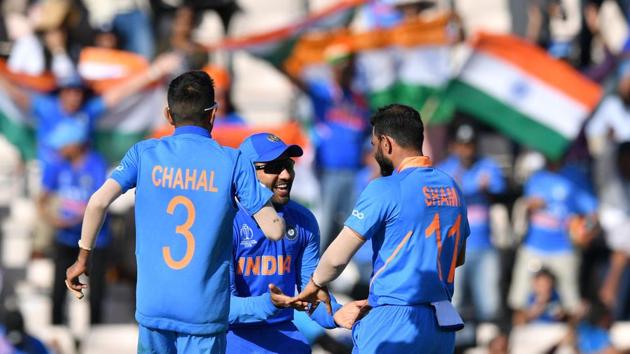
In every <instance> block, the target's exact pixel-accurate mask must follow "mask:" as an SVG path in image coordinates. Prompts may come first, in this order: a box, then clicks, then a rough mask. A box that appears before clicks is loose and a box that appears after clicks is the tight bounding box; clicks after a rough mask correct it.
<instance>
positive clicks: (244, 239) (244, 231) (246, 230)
mask: <svg viewBox="0 0 630 354" xmlns="http://www.w3.org/2000/svg"><path fill="white" fill-rule="evenodd" d="M239 235H240V236H241V246H243V247H247V248H250V247H253V246H254V245H255V244H257V243H258V241H256V240H254V230H252V228H251V227H249V225H247V224H243V226H241V229H240V231H239Z"/></svg>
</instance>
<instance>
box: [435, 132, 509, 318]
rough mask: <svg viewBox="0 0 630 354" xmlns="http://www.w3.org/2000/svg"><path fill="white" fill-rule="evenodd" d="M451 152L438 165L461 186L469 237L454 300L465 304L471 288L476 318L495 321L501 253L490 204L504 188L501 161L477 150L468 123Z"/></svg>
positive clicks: (497, 308) (456, 303) (461, 304)
mask: <svg viewBox="0 0 630 354" xmlns="http://www.w3.org/2000/svg"><path fill="white" fill-rule="evenodd" d="M454 138H455V139H454V143H453V146H452V152H453V153H452V155H451V156H449V157H448V158H447V159H446V160H445V161H443V162H442V163H441V164H439V165H438V166H437V167H438V168H439V169H441V170H442V171H444V172H446V173H448V174H449V175H450V176H451V177H453V178H454V179H455V181H456V182H457V183H458V185H459V186H460V188H461V190H462V193H463V194H464V198H465V200H466V206H467V207H468V223H469V225H470V237H469V238H468V240H467V241H466V265H465V266H463V267H462V269H461V270H460V271H459V272H458V273H457V277H456V278H455V282H456V283H457V289H458V291H457V292H456V293H455V295H454V296H453V303H454V304H455V306H456V307H457V308H458V309H461V308H462V306H463V305H464V303H465V301H464V299H469V297H468V296H466V295H464V294H467V293H468V292H470V294H471V295H472V297H470V299H472V304H473V305H474V308H475V312H476V313H475V319H476V320H478V321H492V320H494V319H496V318H497V317H498V315H499V309H500V306H501V299H500V294H499V291H500V287H499V279H500V267H499V254H498V252H497V250H496V249H495V248H494V246H493V245H492V241H491V233H492V232H491V229H490V204H491V202H492V196H493V195H496V194H500V193H503V192H504V191H505V179H504V177H503V173H502V172H501V168H500V167H499V165H498V164H497V163H496V162H495V161H494V160H492V159H491V158H489V157H483V156H479V154H478V153H477V133H476V131H475V129H474V128H473V127H472V126H471V125H468V124H462V125H460V126H459V127H457V129H456V130H455V136H454Z"/></svg>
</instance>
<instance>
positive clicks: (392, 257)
mask: <svg viewBox="0 0 630 354" xmlns="http://www.w3.org/2000/svg"><path fill="white" fill-rule="evenodd" d="M412 234H413V231H409V232H407V234H406V235H405V237H404V238H403V239H402V241H400V243H399V244H398V246H396V249H395V250H394V252H392V255H391V256H389V258H387V260H386V261H385V264H383V266H382V267H381V269H379V270H378V272H376V273H374V276H373V277H372V280H371V281H370V288H372V283H374V280H376V277H378V276H379V275H381V273H383V271H384V270H385V267H387V265H388V264H389V263H390V262H391V261H392V260H393V259H394V257H396V255H397V254H398V252H400V249H401V248H403V246H404V245H405V244H406V243H407V241H409V238H410V237H411V235H412Z"/></svg>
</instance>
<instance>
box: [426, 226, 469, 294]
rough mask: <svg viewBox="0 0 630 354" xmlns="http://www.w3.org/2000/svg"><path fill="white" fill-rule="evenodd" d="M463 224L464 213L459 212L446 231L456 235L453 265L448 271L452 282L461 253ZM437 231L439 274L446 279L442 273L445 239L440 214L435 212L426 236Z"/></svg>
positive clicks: (450, 235)
mask: <svg viewBox="0 0 630 354" xmlns="http://www.w3.org/2000/svg"><path fill="white" fill-rule="evenodd" d="M461 224H462V215H461V214H458V215H457V219H455V223H454V224H453V226H451V228H450V229H449V230H448V232H447V233H446V236H447V237H453V235H455V246H454V247H453V257H452V259H451V266H450V269H449V271H448V282H449V283H452V282H453V280H455V266H456V265H457V256H458V254H459V252H458V251H459V249H458V247H459V238H460V236H461V228H460V226H461ZM433 233H435V242H436V243H437V249H438V256H437V259H438V261H437V267H438V275H439V276H440V280H442V281H443V280H444V276H443V275H442V263H441V262H440V260H441V257H442V245H443V243H444V240H442V233H441V232H440V214H438V213H435V216H434V217H433V220H432V221H431V224H430V225H429V227H427V228H426V230H424V236H425V237H426V238H429V237H431V235H432V234H433Z"/></svg>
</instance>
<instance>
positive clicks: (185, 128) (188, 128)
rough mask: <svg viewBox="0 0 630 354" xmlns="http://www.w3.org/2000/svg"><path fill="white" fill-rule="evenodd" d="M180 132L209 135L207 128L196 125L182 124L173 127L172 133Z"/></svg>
mask: <svg viewBox="0 0 630 354" xmlns="http://www.w3.org/2000/svg"><path fill="white" fill-rule="evenodd" d="M180 134H195V135H201V136H205V137H206V138H209V137H210V132H209V131H208V130H207V129H205V128H202V127H198V126H196V125H184V126H181V127H177V128H175V132H174V133H173V135H180Z"/></svg>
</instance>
